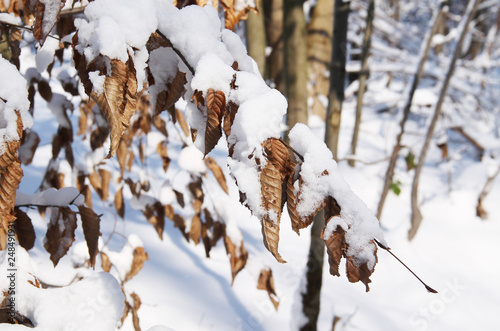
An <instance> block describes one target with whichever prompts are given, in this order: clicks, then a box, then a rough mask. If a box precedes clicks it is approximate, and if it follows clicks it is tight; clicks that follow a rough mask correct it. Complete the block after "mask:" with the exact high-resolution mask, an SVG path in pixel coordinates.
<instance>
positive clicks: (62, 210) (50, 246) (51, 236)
mask: <svg viewBox="0 0 500 331" xmlns="http://www.w3.org/2000/svg"><path fill="white" fill-rule="evenodd" d="M51 210H52V212H51V215H50V222H49V224H48V226H47V233H46V234H45V240H44V242H45V243H44V245H43V247H45V249H46V250H47V252H49V254H50V260H51V261H52V263H53V264H54V267H55V266H56V265H57V263H58V262H59V260H60V259H61V257H63V256H64V255H66V253H67V252H68V250H69V248H70V247H71V245H72V244H73V241H75V229H76V213H75V212H73V211H72V210H71V209H70V208H69V207H59V208H51Z"/></svg>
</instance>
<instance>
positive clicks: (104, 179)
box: [99, 169, 111, 201]
mask: <svg viewBox="0 0 500 331" xmlns="http://www.w3.org/2000/svg"><path fill="white" fill-rule="evenodd" d="M99 176H100V177H101V190H102V193H101V194H102V196H101V199H102V201H107V200H108V198H109V182H110V181H111V172H109V171H107V170H106V169H99Z"/></svg>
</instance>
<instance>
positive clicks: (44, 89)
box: [38, 79, 52, 102]
mask: <svg viewBox="0 0 500 331" xmlns="http://www.w3.org/2000/svg"><path fill="white" fill-rule="evenodd" d="M38 93H40V95H41V97H42V98H44V99H45V101H47V102H50V100H52V89H51V87H50V85H49V82H47V81H46V80H44V79H41V80H39V81H38Z"/></svg>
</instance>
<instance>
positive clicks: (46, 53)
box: [35, 38, 59, 73]
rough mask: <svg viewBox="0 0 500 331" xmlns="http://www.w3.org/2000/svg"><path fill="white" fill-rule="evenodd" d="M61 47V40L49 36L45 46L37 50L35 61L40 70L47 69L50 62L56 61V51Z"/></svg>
mask: <svg viewBox="0 0 500 331" xmlns="http://www.w3.org/2000/svg"><path fill="white" fill-rule="evenodd" d="M58 48H59V40H57V39H54V38H47V40H45V42H44V43H43V46H42V47H41V48H40V49H39V50H38V51H37V52H36V55H35V61H36V68H37V70H38V72H40V73H42V72H44V71H45V70H47V67H48V66H49V64H51V63H52V61H54V53H55V51H56V50H57V49H58Z"/></svg>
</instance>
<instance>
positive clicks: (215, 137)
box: [205, 89, 226, 155]
mask: <svg viewBox="0 0 500 331" xmlns="http://www.w3.org/2000/svg"><path fill="white" fill-rule="evenodd" d="M225 110H226V95H225V94H224V92H222V91H215V90H214V89H209V90H208V92H207V125H206V132H205V155H207V154H208V153H210V151H211V150H212V149H213V148H214V147H215V145H217V143H218V142H219V139H220V137H222V130H221V123H222V117H223V116H224V112H225Z"/></svg>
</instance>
